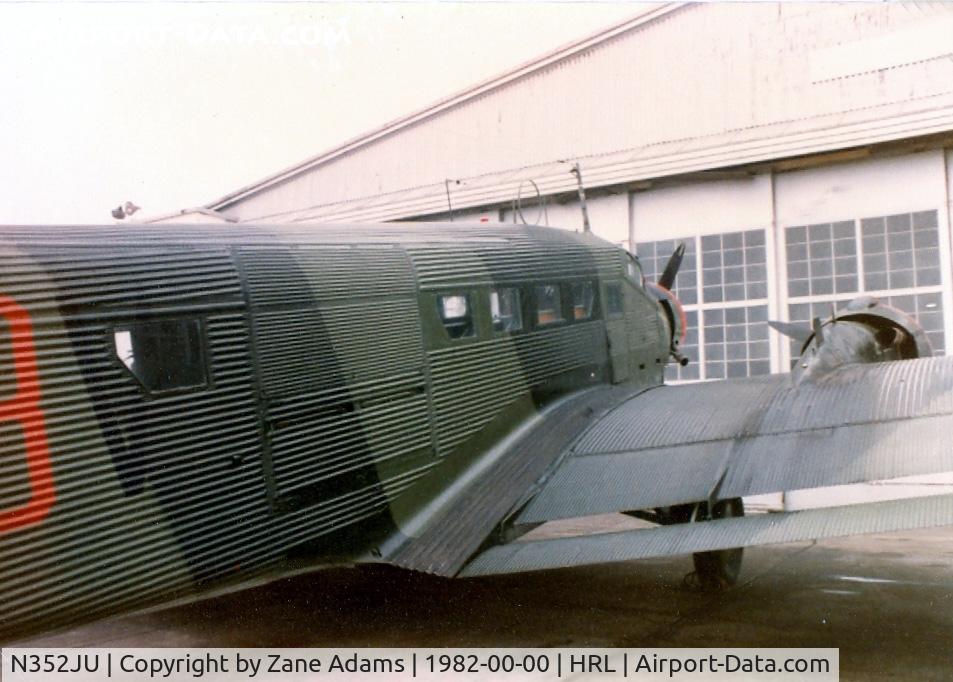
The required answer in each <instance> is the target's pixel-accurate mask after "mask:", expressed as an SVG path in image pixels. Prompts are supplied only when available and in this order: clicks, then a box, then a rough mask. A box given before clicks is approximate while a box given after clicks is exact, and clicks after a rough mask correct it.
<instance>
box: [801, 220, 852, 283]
mask: <svg viewBox="0 0 953 682" xmlns="http://www.w3.org/2000/svg"><path fill="white" fill-rule="evenodd" d="M855 230H856V226H855V224H854V221H852V220H847V221H841V222H836V223H820V224H817V225H804V226H798V227H788V228H785V233H784V236H785V243H786V247H785V248H786V250H787V264H788V295H789V296H791V297H792V298H796V297H799V296H829V295H831V294H842V293H848V292H856V291H859V283H858V274H857V237H856V233H855Z"/></svg>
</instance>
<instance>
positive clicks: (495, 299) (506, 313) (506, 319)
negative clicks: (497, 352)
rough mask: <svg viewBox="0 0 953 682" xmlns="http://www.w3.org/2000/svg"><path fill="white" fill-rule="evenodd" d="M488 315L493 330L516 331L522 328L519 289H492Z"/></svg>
mask: <svg viewBox="0 0 953 682" xmlns="http://www.w3.org/2000/svg"><path fill="white" fill-rule="evenodd" d="M490 315H491V317H492V318H493V331H497V332H518V331H520V330H521V329H522V328H523V311H522V310H521V308H520V290H519V289H516V288H515V287H506V288H504V289H494V290H493V291H491V292H490Z"/></svg>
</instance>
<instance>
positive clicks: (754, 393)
mask: <svg viewBox="0 0 953 682" xmlns="http://www.w3.org/2000/svg"><path fill="white" fill-rule="evenodd" d="M0 258H2V268H0V367H2V371H0V439H2V441H0V442H2V451H0V453H2V454H0V457H2V459H0V466H2V469H0V641H10V640H13V639H17V638H21V637H24V636H26V635H27V634H30V633H34V632H38V631H41V630H48V629H52V628H57V627H63V626H66V625H69V624H73V623H77V622H80V621H84V620H89V619H93V618H99V617H103V616H106V615H111V614H116V613H119V612H123V611H127V610H130V609H134V608H138V607H142V606H146V605H151V604H156V603H159V602H162V601H164V600H168V599H173V598H182V597H187V596H195V595H198V594H200V593H202V592H203V591H205V590H209V589H213V588H217V587H220V586H222V585H225V584H232V583H239V582H242V581H247V580H250V579H253V578H255V577H256V576H260V575H262V574H263V573H268V572H270V573H271V574H275V573H277V574H281V572H282V570H284V569H283V567H285V566H288V565H289V563H288V561H289V557H295V558H297V560H299V561H300V560H301V558H302V557H304V558H305V559H306V560H307V561H310V562H311V563H313V564H314V565H319V564H322V563H324V564H331V563H335V562H341V561H346V562H386V563H390V564H394V565H397V566H402V567H405V568H408V569H414V570H418V571H427V572H430V573H434V574H437V575H442V576H463V577H466V576H479V575H486V574H493V573H504V572H515V571H528V570H537V569H544V568H553V567H561V566H573V565H579V564H588V563H600V562H609V561H623V560H630V559H637V558H641V557H653V556H661V555H669V554H694V556H695V570H696V574H697V576H698V578H699V580H700V581H701V582H702V583H704V584H707V585H727V584H730V583H731V582H733V581H734V580H735V578H736V577H737V575H738V570H739V567H740V561H741V549H740V548H742V547H744V546H748V545H756V544H763V543H773V542H787V541H793V540H801V539H807V538H819V537H830V536H836V535H846V534H853V533H863V532H872V531H877V532H882V531H887V530H898V529H905V528H919V527H926V526H932V525H940V524H948V523H953V499H951V497H953V496H938V497H931V498H922V499H917V500H902V501H896V502H881V503H873V504H868V505H858V506H848V507H835V508H829V509H822V510H809V511H800V512H791V513H783V514H770V515H766V514H762V515H749V516H747V517H746V516H743V505H742V502H741V498H742V497H744V496H746V495H753V494H758V493H768V492H773V491H781V490H793V489H802V488H811V487H818V486H834V485H840V484H848V483H855V482H860V481H865V480H874V479H884V478H893V477H898V476H903V475H910V474H923V473H931V472H941V471H950V470H953V448H951V447H950V443H949V437H948V434H949V433H951V426H953V358H942V357H929V356H930V355H931V350H930V346H929V343H928V342H927V340H926V337H925V336H924V334H923V332H922V331H921V330H920V328H919V327H918V326H917V324H916V323H915V322H914V321H913V320H911V319H909V318H908V317H906V316H905V315H903V314H902V313H899V312H898V311H896V310H893V309H891V308H889V307H887V306H885V305H883V304H881V303H879V302H877V301H876V300H874V299H870V298H861V299H857V300H855V301H853V302H852V303H850V304H849V305H847V306H846V308H844V309H843V310H841V311H839V312H838V313H837V314H836V315H835V316H834V317H833V318H832V319H829V320H826V321H823V322H822V321H820V320H818V321H815V323H814V325H813V327H812V328H810V329H796V328H788V327H787V326H785V325H779V327H780V328H781V329H782V331H785V332H788V333H790V334H794V335H799V336H801V337H802V343H803V353H802V355H801V357H800V360H799V361H798V364H797V366H796V368H795V370H794V371H793V373H792V374H790V375H773V376H762V377H756V378H750V379H740V380H729V381H723V382H713V383H704V384H694V385H678V386H666V385H664V384H663V381H662V378H663V367H664V365H665V364H666V362H668V361H670V360H672V359H673V358H674V359H675V360H677V361H683V360H682V359H681V356H680V354H679V351H678V341H679V338H680V335H681V334H682V331H683V326H684V323H683V321H682V317H681V314H680V307H679V305H678V303H677V301H676V300H675V298H674V297H673V296H672V295H671V294H670V293H668V291H667V289H668V288H669V287H670V286H671V284H672V282H673V281H674V277H675V272H676V270H677V267H678V261H679V255H678V253H676V255H675V256H674V257H673V260H672V262H671V263H670V264H669V267H668V268H666V271H665V273H664V274H663V276H662V278H661V281H660V282H659V284H658V285H652V284H649V283H646V282H645V281H644V280H643V277H642V274H641V271H640V267H639V263H638V261H637V260H636V259H635V258H633V257H632V256H630V255H629V254H628V253H627V252H625V251H623V250H621V249H619V248H616V247H614V246H612V245H610V244H608V243H606V242H604V241H601V240H600V239H598V238H596V237H594V236H592V235H591V234H586V233H582V234H577V233H571V232H566V231H559V230H553V229H548V228H537V227H517V226H512V227H509V226H505V227H488V226H486V225H478V226H460V225H458V224H457V225H436V224H423V225H408V224H391V225H371V226H344V227H340V228H327V227H322V228H320V229H315V228H311V229H307V228H280V227H274V226H261V227H244V226H240V227H235V226H227V227H213V226H192V227H182V226H161V227H160V226H150V227H143V226H123V227H121V228H119V227H75V228H74V227H56V228H45V229H41V228H36V227H6V228H0ZM604 512H625V513H629V514H632V515H635V516H638V517H640V518H643V519H648V520H650V521H653V522H655V524H656V526H652V527H648V528H644V529H640V530H634V531H627V532H618V533H608V534H598V535H591V536H584V537H569V538H559V539H544V540H528V539H527V538H520V535H521V534H523V533H524V532H525V531H526V530H527V529H530V528H533V527H534V526H536V525H538V524H540V523H543V522H546V521H549V520H553V519H560V518H569V517H581V516H586V515H593V514H599V513H604ZM531 537H532V536H531Z"/></svg>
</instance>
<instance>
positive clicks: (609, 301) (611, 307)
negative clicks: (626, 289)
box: [606, 284, 623, 318]
mask: <svg viewBox="0 0 953 682" xmlns="http://www.w3.org/2000/svg"><path fill="white" fill-rule="evenodd" d="M606 313H607V314H608V316H609V317H610V318H619V317H622V315H623V309H622V285H621V284H607V285H606Z"/></svg>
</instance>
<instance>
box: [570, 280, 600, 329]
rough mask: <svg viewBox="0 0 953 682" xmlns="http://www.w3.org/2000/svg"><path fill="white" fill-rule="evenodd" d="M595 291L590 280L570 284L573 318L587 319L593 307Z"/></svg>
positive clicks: (590, 315)
mask: <svg viewBox="0 0 953 682" xmlns="http://www.w3.org/2000/svg"><path fill="white" fill-rule="evenodd" d="M595 302H596V292H595V287H593V286H592V282H576V283H575V284H573V285H572V316H573V319H574V320H588V319H590V318H591V317H592V313H593V310H594V308H595Z"/></svg>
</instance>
